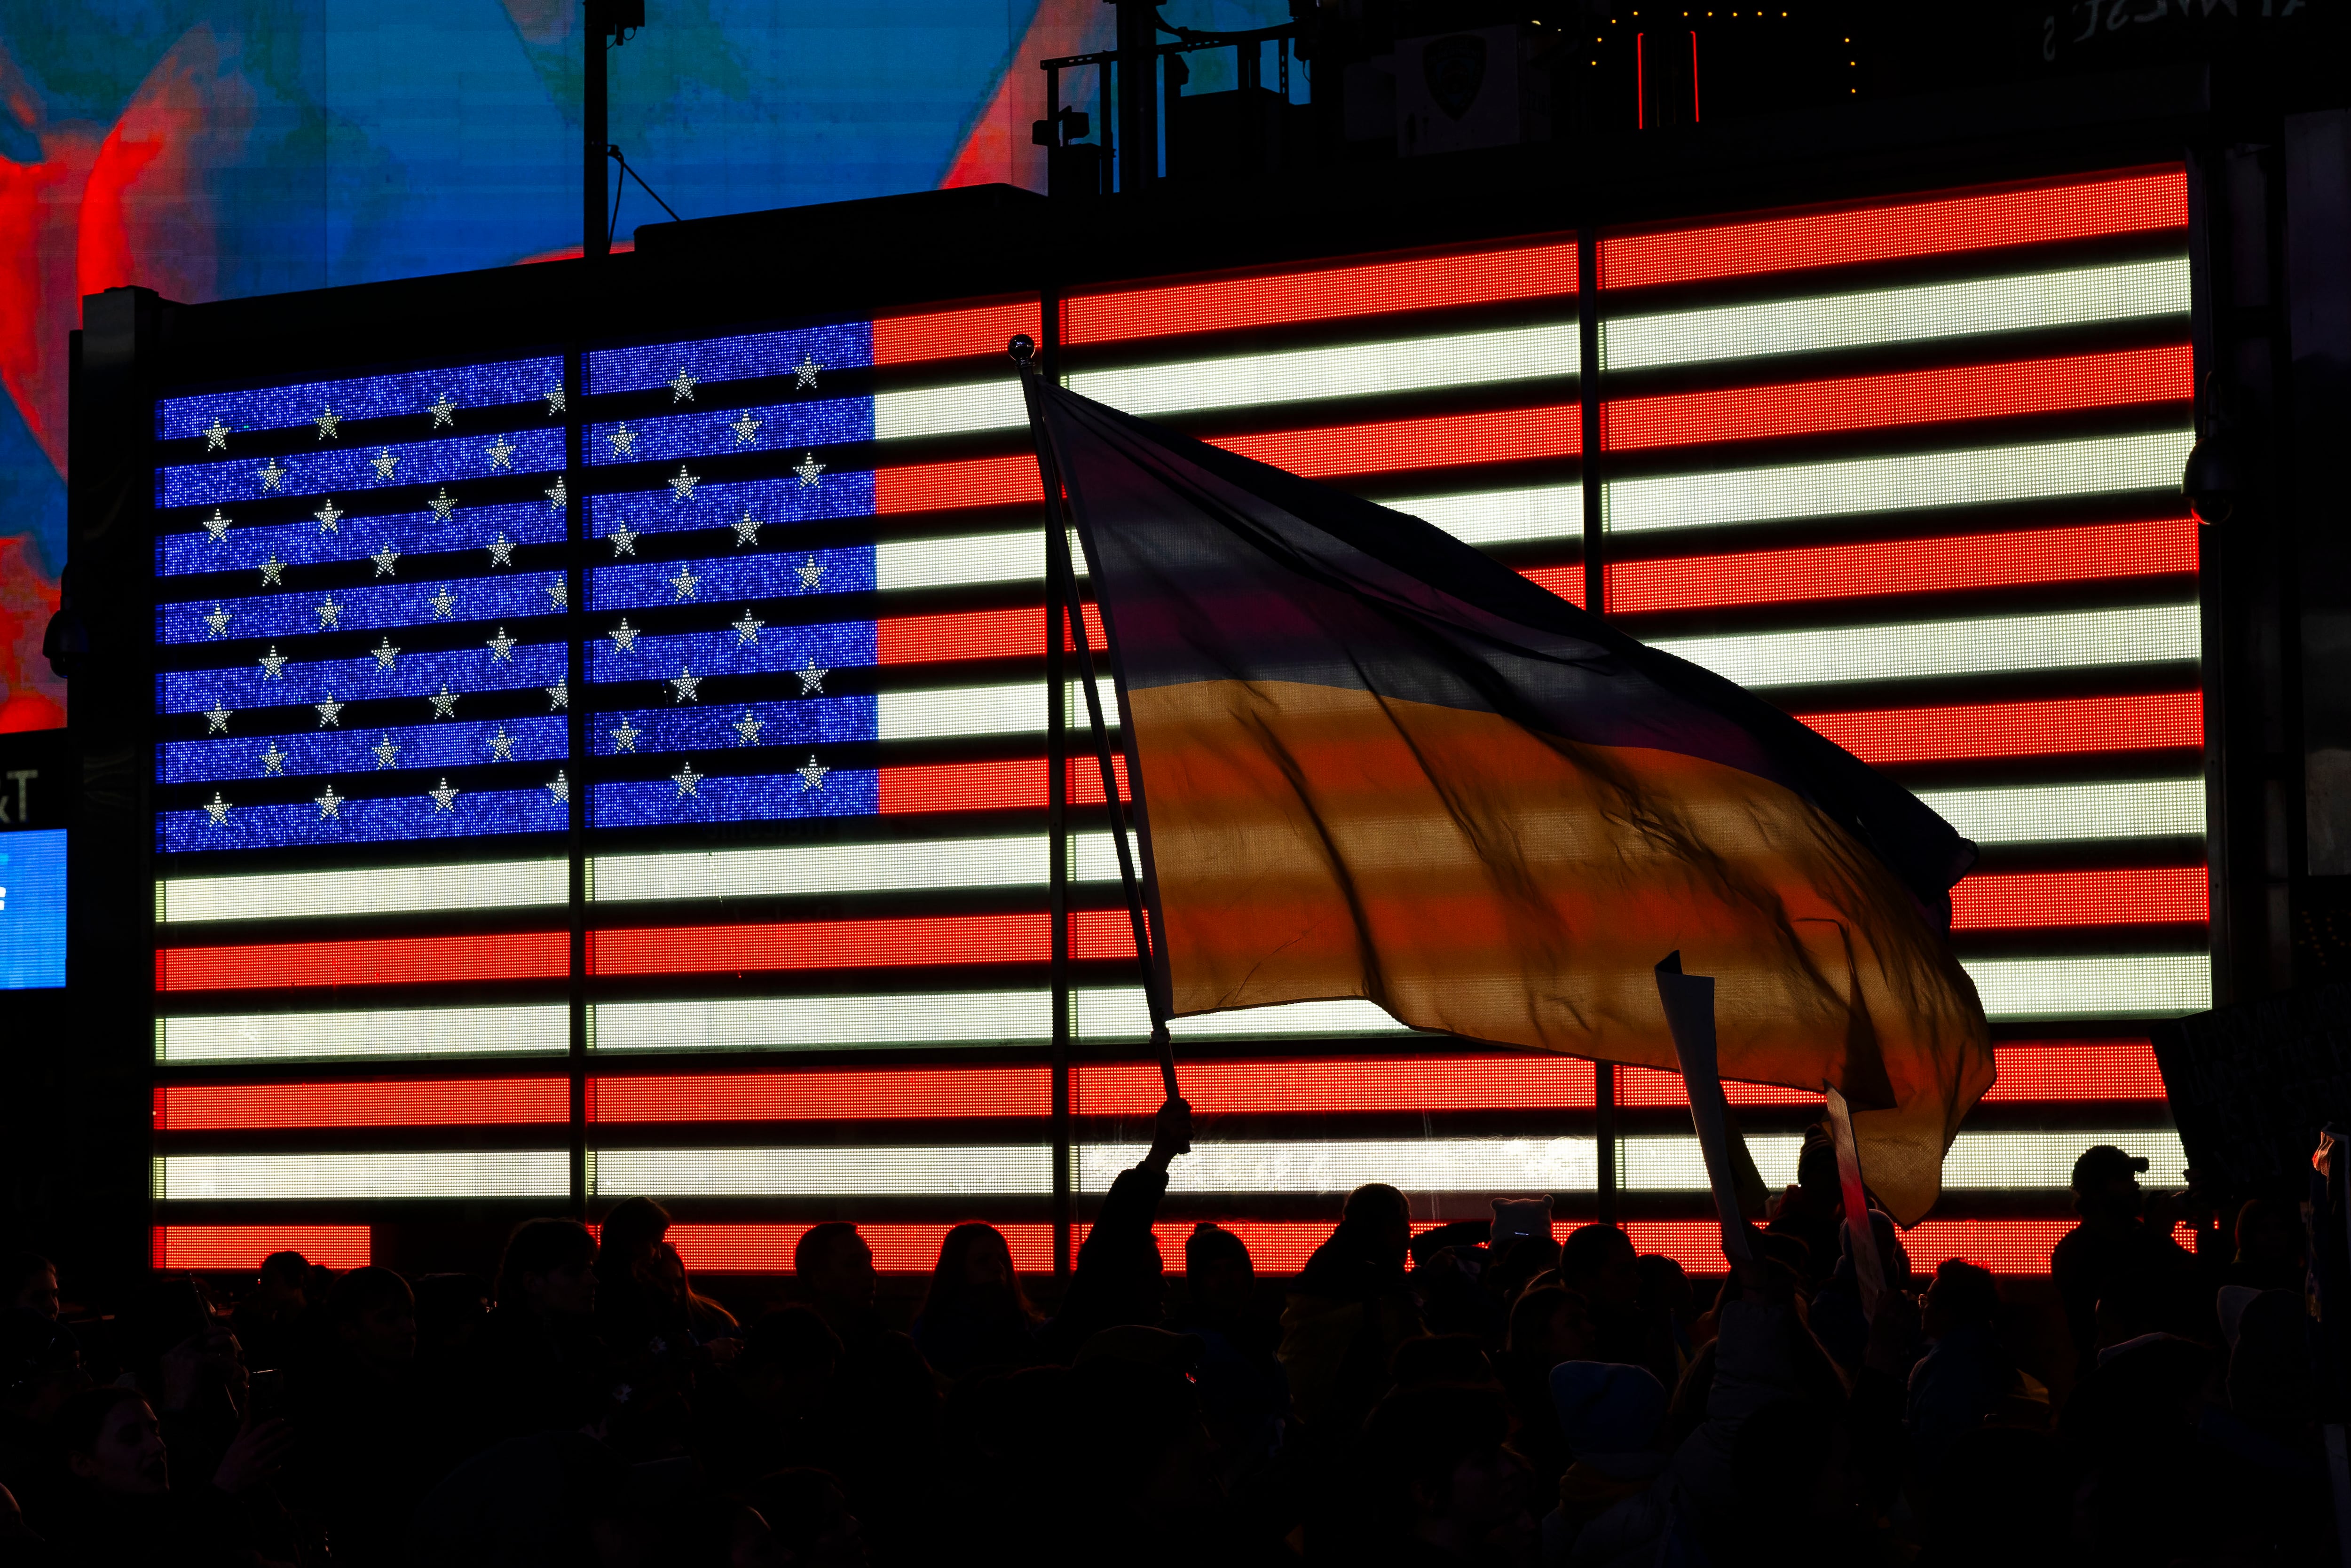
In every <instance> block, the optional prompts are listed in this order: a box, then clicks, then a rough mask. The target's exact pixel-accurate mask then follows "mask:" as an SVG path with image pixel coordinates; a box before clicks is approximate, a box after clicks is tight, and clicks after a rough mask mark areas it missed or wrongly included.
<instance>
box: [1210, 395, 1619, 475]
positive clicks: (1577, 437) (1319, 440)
mask: <svg viewBox="0 0 2351 1568" xmlns="http://www.w3.org/2000/svg"><path fill="white" fill-rule="evenodd" d="M1214 444H1215V445H1217V446H1221V447H1223V448H1224V449H1225V450H1226V451H1228V452H1231V453H1236V454H1238V455H1240V456H1243V457H1248V458H1252V459H1254V460H1256V461H1257V462H1259V463H1270V464H1272V465H1274V466H1275V467H1277V468H1286V469H1288V470H1290V472H1291V473H1292V474H1302V475H1306V476H1309V477H1325V476H1330V475H1333V474H1376V473H1384V472H1388V471H1390V470H1394V469H1410V470H1413V471H1415V472H1417V471H1419V470H1422V469H1428V468H1458V467H1460V466H1462V465H1467V464H1474V463H1523V462H1531V461H1533V460H1535V459H1537V458H1543V457H1573V456H1574V455H1576V454H1578V453H1580V452H1582V451H1583V420H1582V416H1581V415H1580V414H1579V413H1577V411H1576V405H1575V404H1573V403H1572V402H1567V403H1555V404H1552V406H1550V407H1546V408H1512V409H1502V410H1499V411H1498V412H1493V413H1448V414H1438V415H1433V416H1431V417H1429V418H1426V419H1390V420H1382V421H1379V422H1377V423H1369V424H1341V425H1331V426H1328V427H1326V428H1322V429H1317V430H1275V431H1266V432H1263V433H1260V434H1252V435H1228V436H1222V437H1219V438H1218V439H1217V441H1216V442H1215V443H1214Z"/></svg>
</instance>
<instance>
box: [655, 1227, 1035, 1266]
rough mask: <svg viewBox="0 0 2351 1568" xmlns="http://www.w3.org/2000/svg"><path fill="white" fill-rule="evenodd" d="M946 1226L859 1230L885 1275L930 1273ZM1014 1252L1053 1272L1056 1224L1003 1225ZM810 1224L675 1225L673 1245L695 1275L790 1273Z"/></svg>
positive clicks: (1015, 1257)
mask: <svg viewBox="0 0 2351 1568" xmlns="http://www.w3.org/2000/svg"><path fill="white" fill-rule="evenodd" d="M949 1228H950V1227H948V1226H945V1225H860V1226H859V1227H858V1228H857V1233H858V1234H859V1235H860V1236H862V1237H863V1238H864V1239H865V1244H866V1245H867V1246H868V1247H871V1248H872V1249H873V1267H874V1268H875V1269H876V1270H879V1271H881V1272H882V1273H884V1274H927V1273H929V1272H930V1271H931V1270H934V1269H935V1268H937V1267H938V1262H939V1247H940V1245H941V1243H943V1242H945V1241H946V1237H947V1231H948V1229H949ZM997 1228H998V1230H1001V1231H1002V1232H1004V1240H1005V1243H1006V1245H1007V1246H1008V1247H1009V1248H1010V1249H1011V1252H1012V1266H1013V1268H1015V1269H1017V1270H1019V1271H1020V1272H1021V1273H1024V1274H1050V1273H1051V1272H1052V1271H1053V1228H1052V1227H1051V1226H1050V1225H999V1226H998V1227H997ZM808 1230H809V1227H807V1226H805V1225H673V1226H671V1227H670V1228H669V1235H668V1238H667V1239H668V1241H669V1244H670V1245H671V1246H673V1247H674V1248H676V1249H677V1255H678V1258H679V1260H680V1261H682V1262H684V1265H685V1266H686V1268H687V1269H689V1270H692V1271H693V1272H695V1273H696V1274H789V1273H790V1272H791V1271H792V1248H793V1246H794V1245H795V1244H796V1243H798V1242H799V1239H800V1238H801V1237H802V1236H804V1235H806V1234H807V1233H808Z"/></svg>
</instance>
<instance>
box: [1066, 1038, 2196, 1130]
mask: <svg viewBox="0 0 2351 1568" xmlns="http://www.w3.org/2000/svg"><path fill="white" fill-rule="evenodd" d="M1995 1061H1996V1062H1997V1064H1998V1068H1999V1071H2000V1074H2001V1085H2000V1086H1996V1087H1995V1088H1994V1089H1993V1091H1992V1092H1991V1093H1990V1094H1989V1095H1987V1096H1986V1098H1987V1099H1994V1100H2053V1101H2085V1102H2086V1101H2099V1100H2145V1099H2161V1098H2162V1097H2163V1080H2162V1077H2161V1075H2160V1074H2159V1073H2158V1072H2156V1071H2155V1058H2154V1054H2153V1050H2152V1048H2151V1047H2149V1046H2148V1045H2147V1042H2146V1041H2145V1040H2139V1041H2137V1042H2133V1043H2131V1044H2130V1045H2129V1046H2128V1047H2127V1048H2126V1047H2124V1046H2109V1045H2105V1044H2100V1043H2096V1042H2085V1041H2051V1042H2043V1043H2033V1042H2019V1043H2015V1044H2010V1045H2002V1046H2000V1047H1997V1048H1996V1051H1995ZM1183 1078H1184V1097H1185V1098H1186V1100H1188V1101H1190V1102H1191V1103H1192V1107H1193V1109H1194V1110H1195V1111H1196V1112H1198V1113H1200V1114H1201V1115H1204V1116H1213V1115H1229V1114H1256V1115H1267V1114H1277V1115H1278V1114H1287V1113H1297V1114H1301V1115H1350V1114H1364V1113H1382V1112H1397V1111H1404V1112H1416V1111H1426V1112H1445V1111H1516V1110H1566V1111H1581V1110H1589V1109H1591V1108H1592V1104H1593V1072H1592V1063H1590V1062H1589V1061H1582V1060H1580V1059H1578V1058H1575V1057H1568V1056H1541V1055H1535V1054H1527V1055H1520V1056H1405V1057H1322V1058H1306V1059H1302V1060H1290V1061H1187V1062H1186V1063H1185V1064H1184V1066H1183ZM1722 1088H1723V1095H1724V1098H1726V1099H1727V1100H1729V1102H1730V1103H1732V1104H1734V1105H1792V1106H1800V1107H1817V1106H1818V1105H1819V1104H1820V1103H1821V1095H1820V1092H1819V1091H1818V1090H1805V1089H1788V1088H1783V1087H1782V1086H1780V1085H1778V1084H1771V1083H1738V1082H1729V1083H1725V1084H1724V1085H1723V1086H1722ZM2011 1091H2012V1092H2011ZM1163 1098H1165V1090H1164V1089H1162V1088H1161V1087H1160V1082H1159V1070H1158V1068H1157V1067H1155V1066H1154V1065H1153V1064H1151V1063H1149V1062H1140V1061H1120V1062H1095V1063H1087V1064H1081V1065H1077V1066H1073V1067H1071V1070H1070V1107H1071V1111H1072V1112H1074V1113H1076V1114H1078V1115H1081V1116H1148V1115H1150V1114H1152V1113H1154V1112H1155V1111H1157V1110H1158V1109H1159V1103H1160V1101H1161V1100H1162V1099H1163ZM1616 1103H1617V1104H1619V1105H1621V1106H1625V1107H1628V1108H1650V1107H1659V1106H1665V1107H1680V1106H1686V1105H1687V1104H1688V1103H1689V1102H1688V1100H1687V1097H1686V1096H1685V1095H1684V1093H1683V1092H1682V1081H1681V1075H1680V1074H1678V1073H1675V1072H1667V1071H1659V1070H1657V1069H1656V1068H1648V1067H1619V1068H1617V1069H1616Z"/></svg>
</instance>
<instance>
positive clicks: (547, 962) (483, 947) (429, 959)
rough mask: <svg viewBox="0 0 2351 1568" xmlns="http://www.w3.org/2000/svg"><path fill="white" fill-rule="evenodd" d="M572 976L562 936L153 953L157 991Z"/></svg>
mask: <svg viewBox="0 0 2351 1568" xmlns="http://www.w3.org/2000/svg"><path fill="white" fill-rule="evenodd" d="M570 972H571V944H570V938H569V937H568V936H565V935H564V934H563V933H562V932H560V931H526V932H518V933H512V934H509V935H506V936H385V937H377V938H374V939H372V940H368V941H350V942H266V943H258V944H256V945H254V946H245V947H165V948H162V949H159V950H158V951H157V952H156V954H155V987H156V988H157V989H158V990H164V991H231V990H256V989H260V988H266V987H277V986H300V987H309V986H398V985H417V984H427V983H439V982H447V981H456V980H528V979H546V978H560V977H563V976H565V975H568V974H569V973H570Z"/></svg>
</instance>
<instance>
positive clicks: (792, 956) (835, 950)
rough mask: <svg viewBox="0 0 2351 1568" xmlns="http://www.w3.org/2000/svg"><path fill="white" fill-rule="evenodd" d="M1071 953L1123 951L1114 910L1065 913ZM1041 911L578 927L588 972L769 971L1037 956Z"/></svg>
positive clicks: (1048, 933)
mask: <svg viewBox="0 0 2351 1568" xmlns="http://www.w3.org/2000/svg"><path fill="white" fill-rule="evenodd" d="M1070 948H1071V953H1072V954H1074V955H1075V956H1078V957H1081V958H1131V957H1133V956H1134V934H1133V930H1132V928H1131V927H1130V925H1129V924H1128V919H1127V915H1126V912H1125V911H1124V910H1123V909H1122V910H1107V909H1081V910H1079V911H1077V912H1076V913H1074V914H1072V915H1071V916H1070ZM1051 956H1052V922H1051V916H1050V915H1047V914H1045V913H1044V912H1043V911H1041V910H1040V911H1039V912H1037V913H1035V914H1032V915H932V916H923V917H917V918H914V919H909V920H805V921H794V922H791V923H789V924H777V925H653V926H642V927H636V928H632V929H629V930H621V931H591V932H590V933H589V934H588V972H589V973H590V974H591V975H708V974H725V973H728V972H750V971H757V970H775V969H867V968H891V967H899V966H902V965H909V964H1042V963H1045V962H1047V961H1048V960H1050V958H1051Z"/></svg>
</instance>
